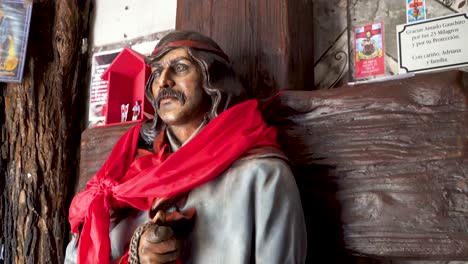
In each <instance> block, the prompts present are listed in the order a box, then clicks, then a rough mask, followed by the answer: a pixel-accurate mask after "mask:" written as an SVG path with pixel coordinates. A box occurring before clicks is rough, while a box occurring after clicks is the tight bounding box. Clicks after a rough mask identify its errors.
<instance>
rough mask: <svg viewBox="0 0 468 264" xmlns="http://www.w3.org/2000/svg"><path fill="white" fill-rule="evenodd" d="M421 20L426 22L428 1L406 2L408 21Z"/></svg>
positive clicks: (408, 0) (411, 0)
mask: <svg viewBox="0 0 468 264" xmlns="http://www.w3.org/2000/svg"><path fill="white" fill-rule="evenodd" d="M421 20H426V0H406V21H407V22H408V23H411V22H416V21H421Z"/></svg>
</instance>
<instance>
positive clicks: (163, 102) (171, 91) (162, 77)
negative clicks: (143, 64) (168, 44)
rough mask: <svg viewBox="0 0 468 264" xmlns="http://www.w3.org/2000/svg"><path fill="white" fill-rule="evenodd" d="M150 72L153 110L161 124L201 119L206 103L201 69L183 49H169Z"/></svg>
mask: <svg viewBox="0 0 468 264" xmlns="http://www.w3.org/2000/svg"><path fill="white" fill-rule="evenodd" d="M151 71H152V72H153V73H154V81H153V86H152V92H153V96H154V98H155V106H156V111H157V113H158V116H159V117H160V118H161V119H162V120H163V121H164V123H166V124H167V125H169V126H183V125H187V124H191V123H194V122H200V121H201V120H203V116H204V114H205V113H206V110H207V105H206V103H205V100H204V97H205V96H206V95H205V92H204V91H203V88H202V85H201V83H202V75H201V71H200V69H199V67H198V64H196V63H195V62H194V61H192V59H190V56H189V55H188V53H187V51H186V50H185V49H183V48H178V49H174V50H172V51H170V52H168V53H167V54H166V55H164V57H162V58H161V59H160V60H159V61H158V62H156V63H154V64H153V65H152V68H151Z"/></svg>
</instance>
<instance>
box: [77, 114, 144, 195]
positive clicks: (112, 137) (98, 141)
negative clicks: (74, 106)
mask: <svg viewBox="0 0 468 264" xmlns="http://www.w3.org/2000/svg"><path fill="white" fill-rule="evenodd" d="M134 125H135V123H134V122H129V123H123V124H118V125H112V126H105V127H95V128H89V129H86V130H85V131H84V132H83V133H82V134H81V148H80V156H81V159H80V179H79V181H78V186H77V189H76V191H80V190H83V189H84V188H85V187H86V183H87V182H88V181H89V180H90V179H91V178H92V177H93V176H94V175H95V174H96V172H98V171H99V169H100V168H101V167H102V165H103V164H104V162H105V161H106V160H107V158H108V157H109V155H110V153H111V151H112V149H113V148H114V145H115V143H116V142H117V140H119V138H120V137H121V136H122V135H123V134H124V133H125V132H127V131H128V129H130V128H131V127H132V126H134Z"/></svg>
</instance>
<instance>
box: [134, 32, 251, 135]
mask: <svg viewBox="0 0 468 264" xmlns="http://www.w3.org/2000/svg"><path fill="white" fill-rule="evenodd" d="M181 40H189V41H196V42H199V43H203V44H204V45H208V46H210V47H212V48H213V49H216V50H221V48H220V47H219V46H218V44H216V42H215V41H214V40H212V39H211V38H209V37H206V36H204V35H202V34H200V33H198V32H192V31H174V32H171V33H169V34H168V35H166V36H165V37H163V38H162V39H161V40H160V41H159V42H158V44H157V45H156V47H155V49H157V48H159V49H158V51H157V52H156V53H155V54H153V55H151V56H148V57H147V58H146V60H145V62H146V63H147V64H148V65H152V64H153V63H155V62H157V61H159V60H160V59H161V58H162V57H163V56H164V55H165V54H167V53H168V52H169V51H171V50H173V49H177V48H181V47H183V48H186V49H187V53H188V54H189V56H190V57H191V59H193V61H194V62H196V63H197V64H198V66H199V68H200V70H201V73H202V77H203V81H202V86H203V90H204V91H205V92H206V94H207V95H208V96H209V98H210V101H211V107H210V110H209V111H208V112H207V114H206V118H207V119H208V120H212V119H213V118H215V117H216V116H217V115H218V114H220V113H221V112H223V111H225V110H226V109H228V108H229V107H231V106H233V105H235V104H238V103H240V102H242V101H243V100H245V99H246V98H245V97H246V93H245V89H244V87H243V86H242V84H241V82H240V81H239V79H238V78H237V75H236V74H235V73H234V71H233V69H232V66H231V63H230V62H229V60H228V59H227V58H224V57H223V56H220V55H219V54H217V53H216V52H210V51H209V50H206V49H197V48H193V47H186V46H166V45H167V44H168V43H172V42H175V41H181ZM153 81H154V75H153V74H151V75H150V78H149V79H148V81H147V83H146V88H145V95H146V97H147V98H148V101H150V102H151V104H152V105H153V107H154V109H155V113H156V102H155V98H154V96H153V92H152V85H153ZM164 127H165V124H164V122H162V120H161V119H160V118H159V117H158V116H157V114H155V116H154V119H153V120H149V121H147V122H145V123H144V124H143V125H142V127H141V130H140V135H141V137H142V139H143V140H144V141H145V142H146V144H152V142H153V141H154V138H155V137H156V136H157V135H158V134H159V133H160V132H161V130H162V129H164Z"/></svg>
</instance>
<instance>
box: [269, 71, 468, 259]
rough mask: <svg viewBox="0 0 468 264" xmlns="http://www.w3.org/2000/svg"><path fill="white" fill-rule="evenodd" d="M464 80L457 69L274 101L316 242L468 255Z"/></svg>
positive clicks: (386, 251)
mask: <svg viewBox="0 0 468 264" xmlns="http://www.w3.org/2000/svg"><path fill="white" fill-rule="evenodd" d="M466 80H468V77H467V74H466V73H464V75H463V74H462V72H458V71H452V72H444V73H437V74H431V75H421V76H417V77H414V78H411V79H405V80H395V81H390V82H385V83H375V84H367V85H362V86H356V87H344V88H339V89H334V90H328V91H313V92H307V91H290V92H285V93H283V94H282V95H281V96H280V97H279V100H278V101H277V102H275V103H274V104H272V105H271V108H270V110H268V112H266V114H265V115H266V117H267V118H268V120H269V121H270V122H271V123H273V124H275V125H277V126H278V128H279V137H280V139H281V142H282V144H283V146H284V148H285V151H286V153H287V155H288V156H289V157H290V158H291V160H292V161H293V162H294V164H295V165H296V166H297V168H299V169H298V174H299V175H300V177H299V179H298V180H299V182H300V186H301V187H302V193H303V194H304V199H303V205H304V208H305V210H306V211H309V212H308V213H307V215H308V216H309V218H308V228H309V229H308V232H311V231H313V234H314V237H310V239H311V242H312V245H315V246H317V248H320V246H321V245H319V243H321V244H323V243H322V242H323V241H327V239H328V240H330V238H329V236H330V235H334V236H335V240H333V241H331V240H330V241H329V244H328V245H331V246H337V245H338V246H337V247H338V248H339V247H340V245H339V242H336V241H341V240H342V241H343V246H344V248H345V249H346V250H349V251H351V252H353V253H354V254H358V255H365V256H371V257H379V258H380V257H384V258H410V259H424V260H461V259H467V258H468V153H467V151H466V150H467V149H468V85H467V83H466ZM464 82H465V83H464ZM270 111H271V112H270ZM317 202H321V203H322V204H327V205H329V206H330V207H327V206H324V205H323V206H322V207H320V206H317V204H316V203H317ZM310 210H312V212H310ZM327 218H328V220H327ZM329 223H333V224H332V225H330V224H329ZM337 224H338V227H337V226H336V225H337ZM317 225H319V226H320V229H321V230H320V231H317ZM314 231H317V232H314ZM321 239H323V240H321ZM317 240H318V241H320V242H319V243H317V242H314V241H317ZM333 243H336V244H335V245H332V244H333ZM325 244H326V243H325ZM317 248H316V249H317ZM325 250H326V249H325Z"/></svg>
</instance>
